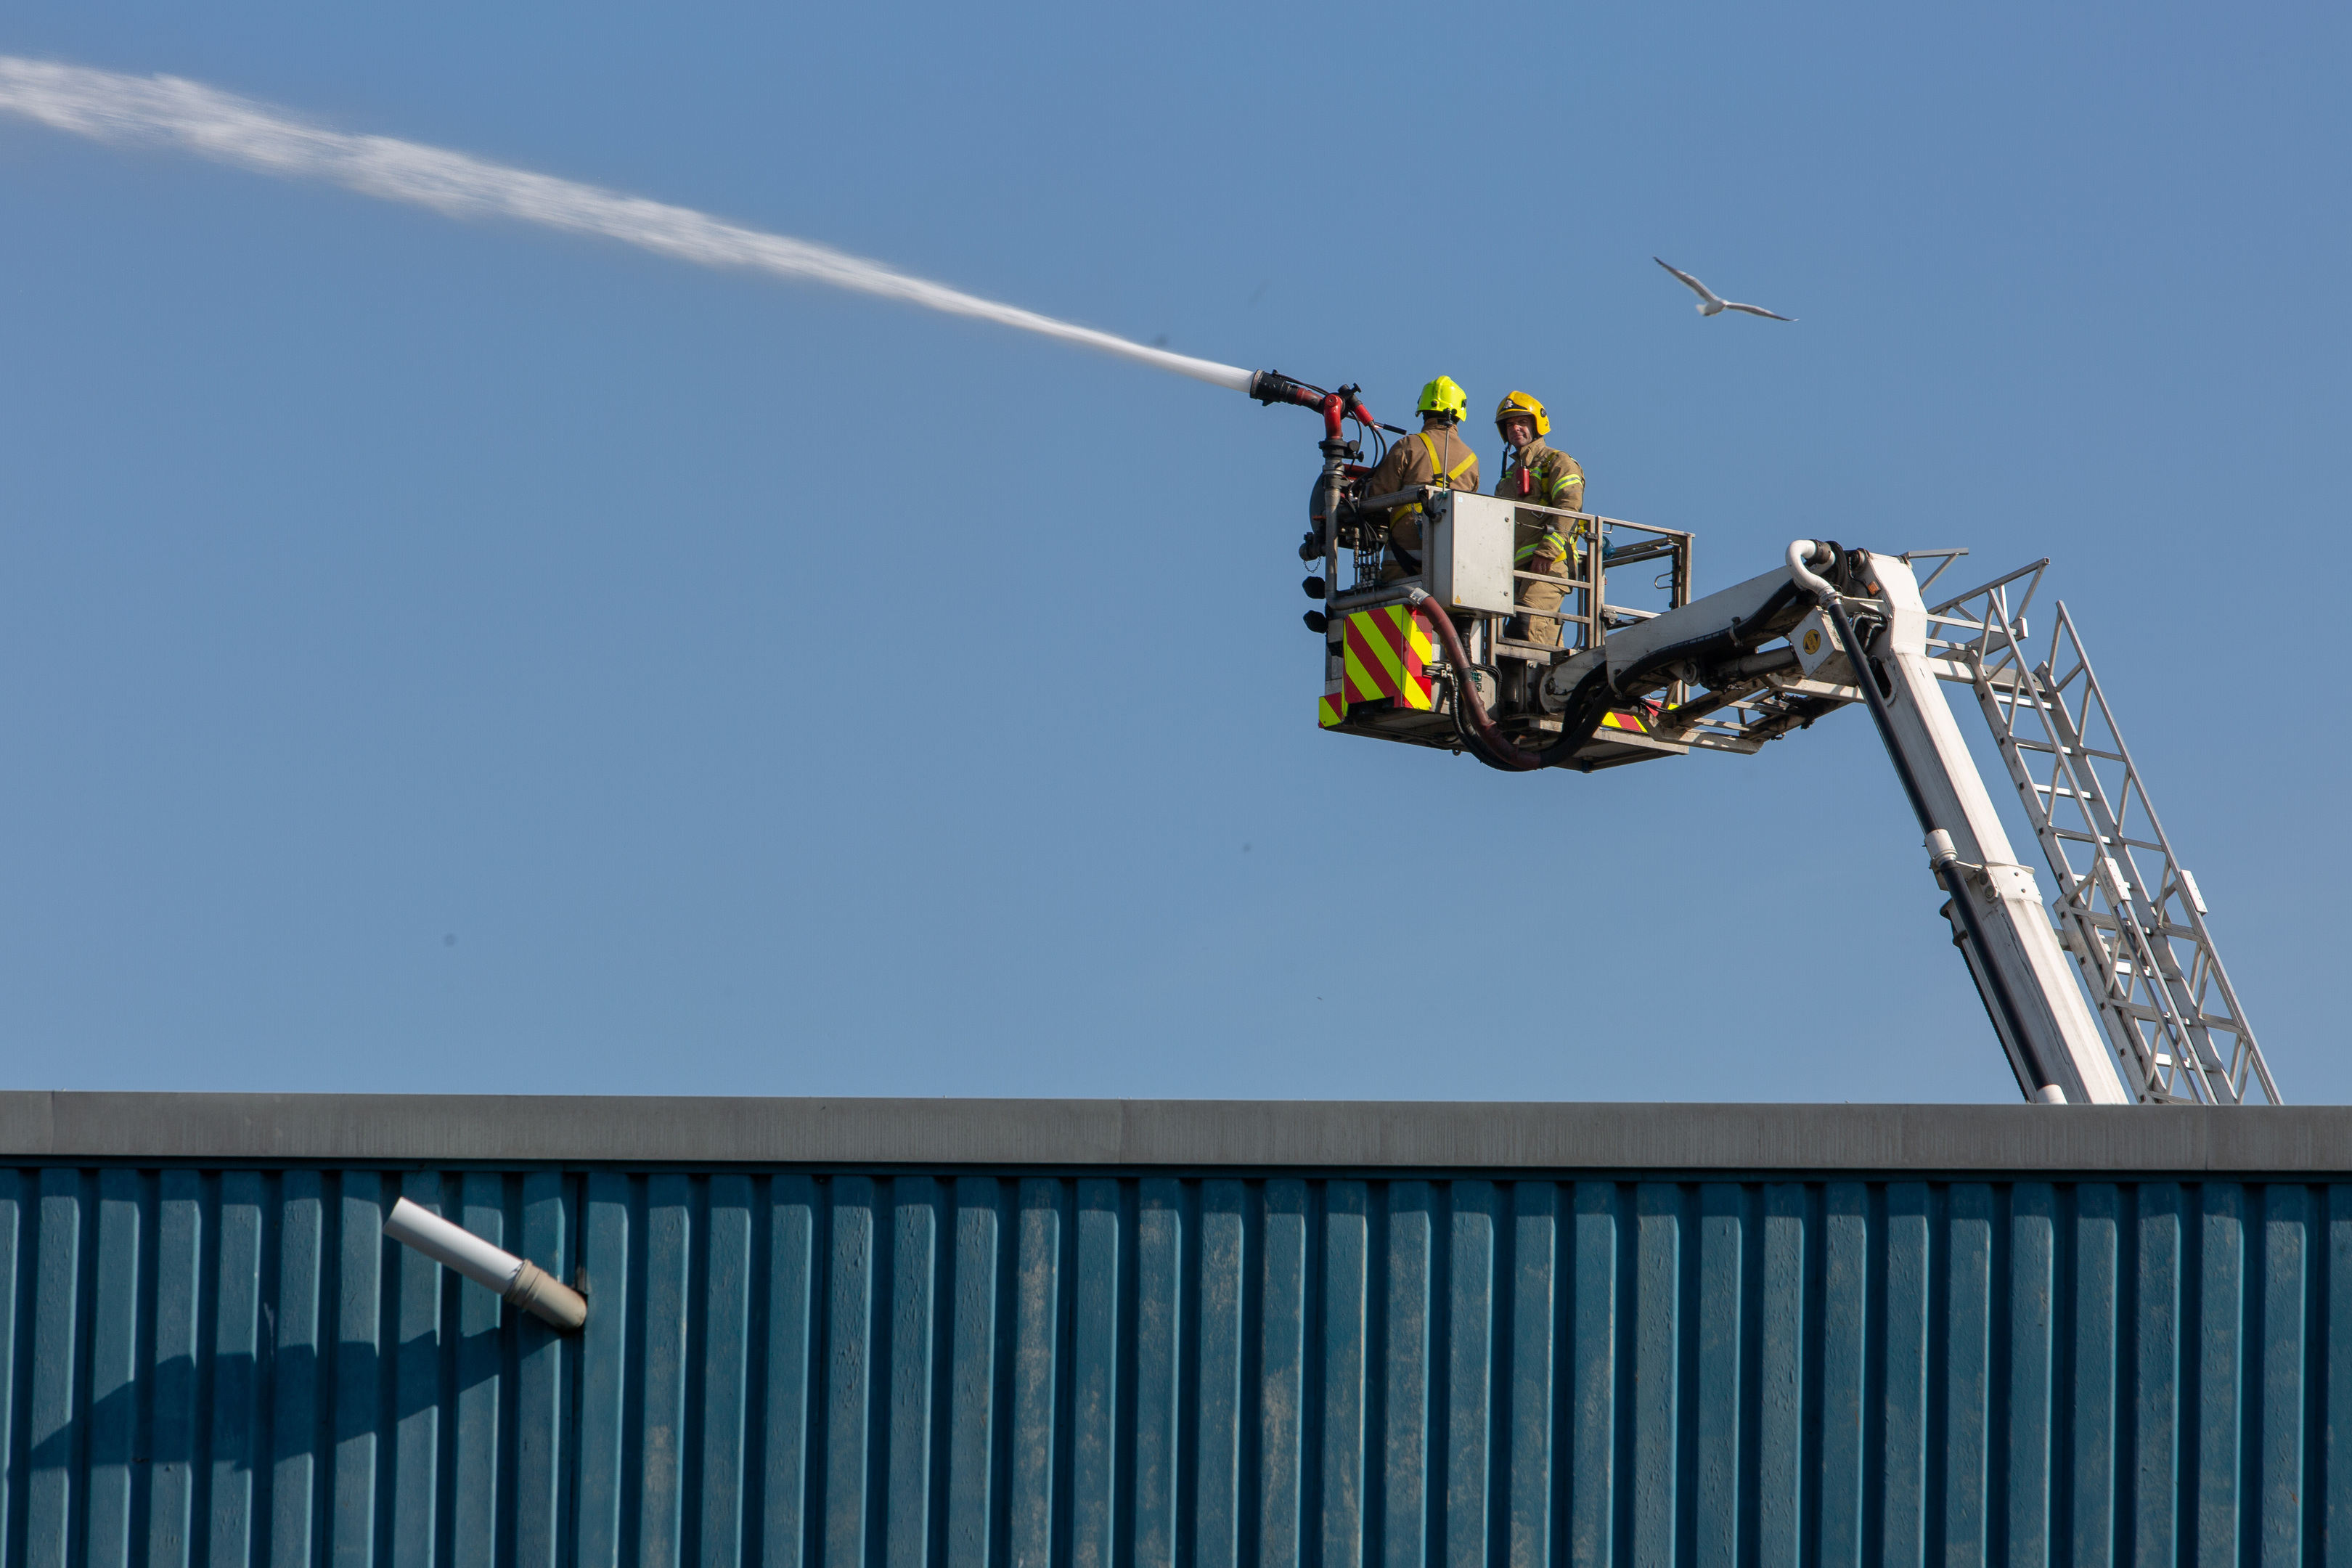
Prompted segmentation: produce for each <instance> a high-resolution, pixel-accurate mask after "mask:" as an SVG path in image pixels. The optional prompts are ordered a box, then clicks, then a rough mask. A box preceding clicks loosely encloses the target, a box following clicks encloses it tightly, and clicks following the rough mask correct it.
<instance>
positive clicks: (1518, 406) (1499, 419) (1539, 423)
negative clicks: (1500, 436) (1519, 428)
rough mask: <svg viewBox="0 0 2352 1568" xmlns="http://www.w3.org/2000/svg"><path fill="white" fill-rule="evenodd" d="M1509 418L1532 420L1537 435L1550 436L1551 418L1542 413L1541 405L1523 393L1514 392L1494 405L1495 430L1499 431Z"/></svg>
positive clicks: (1542, 407)
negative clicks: (1534, 423)
mask: <svg viewBox="0 0 2352 1568" xmlns="http://www.w3.org/2000/svg"><path fill="white" fill-rule="evenodd" d="M1511 418H1520V419H1532V420H1534V421H1535V422H1536V434H1537V435H1538V436H1549V435H1550V434H1551V416H1550V415H1549V414H1546V413H1545V412H1544V405H1542V404H1540V403H1538V402H1537V401H1536V400H1535V399H1534V398H1532V397H1529V396H1528V395H1527V394H1526V393H1524V392H1514V393H1512V394H1510V395H1508V396H1507V397H1505V398H1504V399H1503V401H1502V402H1500V403H1498V404H1496V405H1495V426H1496V428H1497V429H1500V428H1501V427H1502V424H1503V421H1504V420H1506V419H1511Z"/></svg>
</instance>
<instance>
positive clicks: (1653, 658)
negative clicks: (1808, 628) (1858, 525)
mask: <svg viewBox="0 0 2352 1568" xmlns="http://www.w3.org/2000/svg"><path fill="white" fill-rule="evenodd" d="M1798 597H1799V590H1798V587H1797V584H1795V583H1793V582H1789V583H1783V584H1780V586H1779V587H1778V588H1775V589H1773V590H1772V592H1771V594H1770V595H1769V596H1768V597H1767V598H1766V599H1765V601H1764V602H1763V604H1761V605H1758V606H1757V609H1756V613H1755V614H1754V615H1752V616H1748V618H1747V619H1745V620H1735V621H1734V622H1732V624H1731V625H1730V626H1727V627H1725V628H1724V629H1722V630H1721V631H1715V632H1708V633H1706V635H1704V636H1702V637H1685V639H1684V640H1682V641H1681V642H1678V643H1670V644H1668V645H1667V646H1666V647H1662V648H1654V649H1652V650H1651V651H1650V652H1648V653H1646V654H1644V655H1643V656H1642V657H1641V658H1637V659H1635V660H1634V661H1633V663H1632V664H1630V665H1628V666H1626V668H1625V672H1624V673H1623V674H1622V675H1620V676H1618V677H1616V678H1615V679H1612V678H1611V676H1610V674H1609V662H1608V660H1607V659H1606V658H1603V659H1602V660H1601V662H1600V663H1599V664H1596V665H1594V666H1593V667H1592V668H1591V669H1589V670H1587V671H1585V673H1584V676H1583V679H1580V680H1579V681H1578V682H1577V683H1576V686H1575V688H1574V689H1572V690H1570V692H1569V694H1568V700H1567V701H1566V702H1565V703H1564V704H1562V706H1561V710H1560V729H1559V739H1558V740H1556V741H1554V742H1551V743H1550V744H1549V745H1547V746H1544V747H1542V748H1540V749H1539V750H1537V751H1532V752H1530V751H1528V750H1527V749H1526V748H1524V747H1521V746H1518V745H1516V744H1514V743H1513V742H1511V741H1510V739H1509V738H1508V737H1507V736H1505V735H1504V734H1503V732H1502V731H1500V730H1497V729H1496V728H1495V721H1494V720H1493V719H1492V717H1490V716H1489V715H1488V714H1487V712H1486V704H1485V703H1483V702H1481V701H1479V700H1478V693H1477V689H1476V682H1475V681H1473V682H1469V683H1467V685H1466V688H1465V685H1463V684H1462V683H1457V685H1456V693H1457V696H1456V700H1455V703H1454V707H1455V710H1456V718H1455V723H1456V725H1457V726H1459V724H1460V722H1461V715H1462V714H1463V712H1465V710H1466V712H1467V715H1468V717H1469V720H1470V723H1471V728H1472V729H1473V730H1475V732H1476V735H1477V738H1478V740H1479V741H1480V742H1482V743H1483V744H1484V746H1485V748H1486V749H1485V750H1483V751H1482V750H1478V749H1475V748H1473V749H1472V752H1471V754H1472V755H1473V756H1475V757H1476V758H1477V759H1478V760H1479V761H1480V762H1482V763H1486V765H1487V766H1488V767H1490V768H1498V769H1500V770H1502V771H1503V772H1505V773H1532V772H1534V771H1535V770H1537V769H1538V768H1556V767H1562V766H1567V765H1570V763H1572V761H1573V759H1574V758H1575V756H1576V753H1577V752H1580V751H1582V750H1583V749H1584V746H1585V742H1589V741H1591V739H1592V737H1593V735H1594V734H1595V733H1597V732H1598V731H1600V729H1601V721H1602V720H1604V719H1606V718H1607V717H1608V716H1609V711H1610V710H1611V709H1612V708H1614V707H1615V706H1616V705H1617V703H1618V702H1619V701H1620V700H1622V698H1623V696H1624V695H1625V694H1626V693H1628V692H1637V691H1639V690H1640V689H1641V683H1642V682H1643V681H1644V680H1645V679H1647V678H1648V677H1650V676H1651V675H1654V674H1655V673H1656V672H1657V671H1659V670H1661V669H1664V668H1666V667H1667V666H1668V665H1673V664H1679V663H1681V662H1683V661H1684V660H1685V659H1696V660H1700V661H1705V660H1707V659H1711V658H1720V657H1721V656H1723V655H1724V654H1727V653H1729V652H1731V651H1733V650H1734V649H1736V648H1738V647H1740V646H1741V645H1742V643H1743V642H1756V641H1760V640H1762V639H1761V637H1760V636H1758V635H1755V634H1750V633H1748V631H1747V628H1748V627H1750V626H1769V625H1770V624H1771V623H1772V621H1773V620H1774V619H1775V618H1776V617H1777V616H1779V615H1780V612H1781V611H1783V610H1785V609H1787V608H1788V607H1789V606H1790V605H1791V604H1793V603H1795V602H1796V600H1797V599H1798ZM1412 607H1413V610H1414V612H1415V613H1416V614H1418V615H1420V616H1422V617H1423V619H1425V620H1427V621H1428V622H1429V624H1430V626H1431V628H1432V629H1433V630H1434V631H1435V632H1436V633H1437V636H1438V640H1439V641H1441V642H1443V643H1444V645H1445V657H1446V658H1447V660H1448V661H1449V662H1450V663H1452V664H1453V666H1454V668H1456V669H1467V668H1469V667H1470V658H1469V655H1468V654H1466V653H1465V652H1464V651H1463V647H1462V637H1461V634H1460V633H1458V632H1456V631H1455V630H1454V617H1453V616H1449V615H1447V614H1446V613H1445V612H1444V610H1443V609H1440V608H1439V607H1438V605H1437V601H1436V600H1434V599H1432V598H1429V597H1426V596H1423V598H1421V599H1418V600H1416V601H1414V603H1413V606H1412ZM1490 752H1491V753H1492V754H1491V755H1490V754H1489V753H1490Z"/></svg>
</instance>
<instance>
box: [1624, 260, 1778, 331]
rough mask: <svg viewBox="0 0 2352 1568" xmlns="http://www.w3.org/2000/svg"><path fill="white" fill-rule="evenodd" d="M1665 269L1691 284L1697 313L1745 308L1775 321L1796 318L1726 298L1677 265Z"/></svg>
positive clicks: (1718, 313) (1714, 313)
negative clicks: (1696, 297) (1695, 299)
mask: <svg viewBox="0 0 2352 1568" xmlns="http://www.w3.org/2000/svg"><path fill="white" fill-rule="evenodd" d="M1650 259H1651V260H1653V261H1657V262H1658V265H1659V266H1661V267H1666V264H1665V263H1664V262H1663V261H1658V258H1656V257H1654V256H1653V257H1652V258H1650ZM1666 270H1667V271H1669V272H1671V273H1673V274H1674V275H1675V277H1677V278H1679V279H1682V280H1683V281H1684V282H1685V283H1687V284H1689V285H1690V286H1691V292H1692V293H1694V294H1696V295H1697V296H1698V313H1699V314H1700V315H1702V316H1720V315H1721V314H1723V312H1725V311H1726V310H1745V311H1747V312H1748V314H1749V315H1751V316H1769V317H1771V318H1772V320H1774V321H1795V320H1796V319H1797V318H1796V317H1794V316H1783V315H1781V314H1780V313H1779V312H1778V311H1774V310H1766V309H1765V308H1764V307H1763V306H1761V305H1742V304H1740V303H1739V302H1738V301H1737V300H1727V299H1725V298H1724V297H1723V296H1722V295H1720V294H1717V292H1716V291H1715V290H1714V289H1710V288H1708V287H1707V286H1706V284H1704V283H1702V282H1700V281H1699V280H1698V279H1696V278H1694V277H1692V276H1691V275H1690V274H1689V273H1687V272H1685V271H1684V270H1683V269H1682V268H1679V267H1666Z"/></svg>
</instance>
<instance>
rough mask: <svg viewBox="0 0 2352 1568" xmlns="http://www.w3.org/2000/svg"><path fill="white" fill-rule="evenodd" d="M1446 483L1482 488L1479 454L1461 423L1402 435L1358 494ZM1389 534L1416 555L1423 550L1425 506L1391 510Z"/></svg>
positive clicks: (1451, 486)
mask: <svg viewBox="0 0 2352 1568" xmlns="http://www.w3.org/2000/svg"><path fill="white" fill-rule="evenodd" d="M1435 484H1443V485H1444V486H1445V487H1446V488H1447V489H1456V490H1475V489H1477V488H1478V454H1477V453H1475V452H1474V451H1472V450H1471V449H1470V443H1468V442H1467V441H1465V440H1464V439H1463V438H1462V432H1461V430H1460V428H1459V427H1455V428H1453V429H1437V430H1422V431H1418V432H1416V433H1414V434H1413V435H1411V436H1401V437H1398V438H1397V444H1396V445H1395V446H1393V447H1390V448H1389V455H1388V456H1387V457H1385V458H1381V463H1380V467H1378V468H1374V469H1373V470H1372V471H1371V474H1370V477H1369V478H1367V479H1365V480H1364V482H1363V484H1362V486H1361V487H1360V489H1358V490H1357V492H1356V493H1357V494H1358V495H1363V496H1385V495H1394V494H1395V493H1396V492H1397V491H1399V490H1402V489H1412V487H1413V486H1414V485H1435ZM1389 538H1390V540H1391V542H1394V543H1396V544H1398V545H1400V546H1402V548H1403V549H1406V550H1409V551H1412V552H1413V553H1414V554H1415V555H1418V554H1420V553H1421V507H1420V504H1419V503H1418V502H1416V503H1414V504H1412V505H1410V506H1401V507H1398V508H1396V509H1395V510H1392V511H1391V512H1390V513H1389Z"/></svg>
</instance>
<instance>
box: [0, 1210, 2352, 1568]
mask: <svg viewBox="0 0 2352 1568" xmlns="http://www.w3.org/2000/svg"><path fill="white" fill-rule="evenodd" d="M397 1194H406V1195H407V1196H408V1197H410V1198H412V1199H415V1201H417V1202H419V1203H423V1204H425V1205H430V1206H434V1207H437V1208H439V1209H441V1210H442V1211H444V1212H445V1213H447V1214H450V1215H454V1216H457V1217H460V1218H462V1220H463V1221H464V1223H465V1224H466V1225H467V1226H470V1227H472V1228H473V1229H475V1230H477V1231H478V1232H480V1233H482V1234H483V1235H485V1236H488V1237H494V1238H496V1239H498V1240H499V1241H501V1242H503V1243H505V1244H507V1245H509V1246H514V1247H520V1250H522V1251H525V1252H527V1253H529V1254H530V1256H532V1257H533V1258H537V1259H538V1260H539V1261H540V1262H541V1263H542V1264H543V1265H546V1266H548V1267H550V1268H555V1269H557V1270H558V1271H559V1272H561V1273H562V1274H563V1275H565V1276H570V1275H571V1274H572V1270H573V1268H574V1266H575V1265H577V1266H580V1267H581V1268H584V1270H585V1274H586V1279H587V1282H588V1289H589V1291H590V1297H591V1300H592V1302H593V1314H592V1318H591V1321H590V1325H589V1328H588V1330H587V1331H586V1333H585V1334H584V1335H583V1337H581V1338H580V1339H578V1340H576V1341H562V1340H558V1339H557V1338H555V1337H554V1336H552V1335H551V1333H549V1332H548V1331H545V1330H543V1329H542V1328H541V1327H540V1326H539V1325H538V1324H537V1323H536V1322H534V1321H529V1320H520V1321H519V1320H518V1318H517V1316H516V1315H515V1314H514V1313H513V1312H511V1311H510V1310H501V1307H500V1305H499V1302H498V1301H497V1300H495V1299H494V1298H493V1297H491V1296H490V1295H489V1294H488V1292H486V1291H484V1290H482V1289H479V1288H478V1287H476V1286H473V1285H467V1284H461V1283H459V1282H458V1281H457V1280H456V1279H455V1278H454V1277H453V1276H449V1275H446V1274H445V1273H443V1272H442V1271H441V1270H440V1269H439V1268H436V1267H434V1266H432V1265H430V1264H428V1263H426V1262H425V1260H424V1259H422V1258H418V1257H417V1256H415V1255H414V1254H410V1253H406V1252H404V1251H401V1250H399V1249H397V1248H395V1247H390V1246H388V1245H387V1244H386V1243H385V1242H383V1239H382V1238H381V1237H380V1235H379V1233H378V1226H379V1225H380V1223H381V1220H382V1216H383V1212H384V1210H385V1207H386V1206H387V1205H389V1204H390V1203H391V1201H392V1200H393V1198H394V1196H395V1195H397ZM0 1271H5V1275H6V1278H5V1287H6V1288H5V1289H0V1303H5V1310H6V1311H7V1312H9V1313H10V1314H11V1317H10V1319H9V1321H8V1322H7V1323H6V1325H5V1331H6V1334H7V1343H8V1344H9V1345H10V1346H11V1347H12V1349H11V1353H10V1355H9V1356H8V1357H7V1358H6V1360H5V1369H0V1376H5V1386H0V1413H5V1415H0V1419H5V1423H6V1431H5V1456H6V1465H5V1494H0V1508H5V1537H0V1539H5V1563H7V1564H8V1565H9V1568H124V1565H127V1564H131V1563H144V1564H154V1565H159V1568H188V1565H192V1564H203V1565H205V1568H262V1565H268V1568H312V1565H315V1568H374V1565H376V1564H385V1565H388V1568H440V1565H443V1564H447V1565H449V1568H489V1565H492V1564H516V1565H527V1568H551V1565H554V1564H567V1563H581V1564H589V1565H594V1568H603V1565H607V1564H614V1565H634V1568H672V1565H674V1564H692V1565H695V1568H733V1565H735V1564H738V1563H759V1564H763V1565H766V1568H787V1565H789V1568H802V1565H807V1568H930V1565H938V1568H992V1565H999V1564H1009V1565H1018V1568H1156V1565H1160V1564H1185V1565H1188V1568H1236V1565H1247V1568H1302V1565H1303V1568H1423V1565H1437V1564H1444V1565H1445V1568H1472V1565H1475V1564H1483V1563H1494V1564H1503V1563H1508V1564H1510V1565H1511V1568H1530V1565H1542V1564H1549V1563H1574V1564H1588V1563H1624V1564H1633V1565H1640V1568H1665V1565H1668V1564H1691V1565H1695V1568H1709V1565H1715V1564H1759V1565H1769V1568H1778V1565H1780V1564H1793V1563H1816V1562H1818V1563H1840V1564H1843V1563H1869V1564H1896V1563H1903V1564H1920V1563H1927V1562H1929V1561H1933V1562H1936V1563H1944V1564H1958V1563H2057V1564H2077V1565H2084V1568H2089V1565H2093V1564H2105V1563H2136V1564H2149V1563H2190V1562H2194V1563H2198V1564H2216V1563H2263V1564H2273V1563H2295V1562H2319V1561H2322V1560H2323V1559H2325V1560H2326V1561H2330V1562H2341V1561H2344V1560H2345V1558H2346V1557H2347V1552H2352V1535H2347V1530H2352V1515H2347V1509H2352V1460H2347V1458H2343V1457H2341V1456H2340V1455H2331V1434H2332V1433H2333V1432H2334V1431H2335V1430H2336V1428H2337V1427H2338V1426H2339V1425H2341V1424H2342V1423H2343V1422H2344V1421H2345V1419H2346V1417H2347V1415H2352V1344H2347V1342H2352V1187H2347V1186H2326V1185H2306V1184H2263V1183H2241V1182H2236V1181H2229V1182H2218V1181H2207V1182H2203V1183H2201V1184H2199V1183H2179V1182H2170V1181H2144V1182H2132V1181H2124V1182H2098V1183H2085V1184H2068V1183H2050V1182H2040V1181H2018V1182H2014V1183H2000V1182H1973V1181H1962V1182H1932V1181H1890V1182H1862V1181H1832V1182H1817V1183H1761V1182H1750V1183H1742V1182H1738V1181H1729V1180H1726V1181H1709V1182H1705V1183H1678V1182H1666V1181H1657V1182H1617V1181H1578V1182H1567V1183H1555V1182H1551V1181H1507V1182H1486V1181H1469V1180H1453V1181H1421V1180H1387V1181H1377V1180H1375V1181H1365V1180H1341V1179H1330V1180H1318V1179H1296V1180H1293V1179H1264V1180H1260V1179H1206V1180H1180V1179H1176V1178H1173V1177H1166V1176H1158V1175H1146V1176H1132V1175H1130V1176H1124V1177H1122V1176H1116V1175H1105V1176H1101V1177H1092V1178H1088V1177H1079V1178H1070V1179H1058V1178H1056V1179H1046V1178H1030V1177H1019V1176H1012V1175H1007V1176H1004V1177H1003V1178H995V1177H990V1176H975V1175H971V1174H965V1173H939V1174H930V1173H907V1174H896V1175H887V1176H872V1175H866V1174H850V1173H839V1174H835V1175H832V1176H830V1177H828V1176H826V1175H824V1174H821V1173H744V1172H742V1171H740V1170H733V1171H722V1172H718V1173H692V1172H679V1171H674V1170H673V1171H656V1172H652V1173H623V1172H616V1171H602V1170H597V1171H587V1172H580V1171H572V1172H560V1171H554V1170H546V1171H533V1172H509V1173H500V1172H498V1171H485V1170H467V1171H465V1172H462V1173H457V1172H453V1173H436V1172H421V1173H420V1172H415V1171H406V1172H381V1171H376V1170H362V1169H299V1168H297V1169H277V1170H265V1171H251V1170H245V1171H239V1170H227V1171H217V1170H197V1169H175V1168H165V1169H162V1170H155V1169H137V1168H131V1167H128V1166H103V1167H71V1166H63V1165H59V1166H49V1167H37V1168H24V1169H18V1170H16V1171H14V1172H8V1173H0ZM2331 1543H2332V1544H2331Z"/></svg>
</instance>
